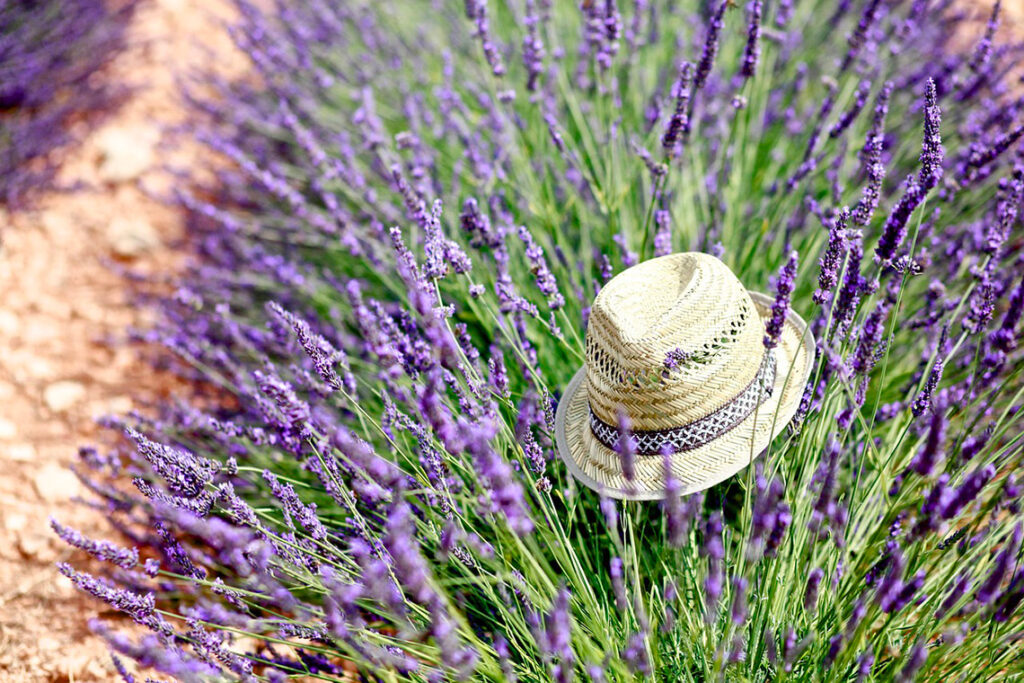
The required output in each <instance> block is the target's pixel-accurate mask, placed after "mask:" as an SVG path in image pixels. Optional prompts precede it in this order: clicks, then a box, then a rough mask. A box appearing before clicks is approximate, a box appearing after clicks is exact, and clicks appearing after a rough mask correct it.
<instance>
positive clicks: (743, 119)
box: [52, 0, 1024, 682]
mask: <svg viewBox="0 0 1024 683" xmlns="http://www.w3.org/2000/svg"><path fill="white" fill-rule="evenodd" d="M983 4H984V6H983V8H982V9H983V12H981V14H980V16H983V19H982V20H981V21H980V22H979V21H974V20H973V18H974V17H976V16H979V14H978V13H977V12H975V11H973V10H966V9H964V8H963V7H962V6H961V5H960V4H957V3H953V2H950V1H949V0H902V1H901V0H835V1H832V0H767V1H762V0H751V1H750V2H732V1H731V0H723V1H721V2H719V0H707V1H703V0H691V1H688V2H680V3H664V2H654V1H647V0H637V1H635V2H625V1H624V0H619V1H616V0H584V1H583V2H581V3H578V4H577V3H559V2H552V1H551V0H516V1H510V2H499V1H496V0H495V1H492V2H487V1H486V0H465V2H457V3H456V2H450V3H449V2H431V3H410V2H401V1H398V0H394V1H390V2H379V3H363V2H345V3H333V2H328V1H326V0H296V1H293V2H285V1H283V0H282V1H281V2H277V3H274V4H272V5H270V4H268V6H266V7H264V6H262V5H260V6H257V5H254V4H250V3H248V2H244V1H243V0H238V2H237V3H236V10H237V18H236V20H235V21H234V23H233V24H232V25H231V26H230V28H229V30H230V32H231V35H232V38H233V39H234V41H235V43H236V44H237V46H238V49H239V50H240V51H241V52H242V53H243V54H244V55H245V57H246V60H247V63H248V66H249V69H250V73H248V74H246V75H245V76H244V77H240V78H225V77H222V76H218V75H216V74H215V73H213V72H206V71H203V70H202V69H200V70H198V71H197V72H196V73H194V74H191V75H190V78H189V79H187V80H185V81H184V82H182V83H181V88H182V92H183V94H184V96H185V97H186V98H187V102H188V106H189V108H190V116H189V119H188V122H187V124H186V125H185V126H182V129H181V130H178V131H177V134H178V135H181V136H184V137H185V138H186V139H188V140H191V141H194V142H198V143H200V144H201V145H203V146H204V147H206V148H207V149H208V151H209V157H210V158H215V159H217V160H218V161H216V162H213V161H211V162H210V163H209V164H207V165H206V166H204V167H203V168H193V169H187V170H184V171H181V172H180V174H179V181H180V182H178V183H176V184H175V185H174V187H173V191H172V192H169V193H168V194H169V195H170V196H168V197H167V201H169V202H172V203H173V204H174V205H175V206H177V207H179V208H180V209H181V210H182V211H184V212H185V214H186V215H187V217H188V240H187V243H188V246H187V250H188V252H189V265H188V266H187V268H186V270H185V272H184V273H182V274H181V275H176V276H173V277H170V278H169V279H168V278H164V279H163V280H162V281H161V282H159V283H155V286H154V287H152V288H151V290H152V291H151V292H150V293H149V295H148V296H147V297H146V299H145V301H144V302H143V303H144V305H146V306H148V307H151V308H152V309H153V310H154V311H155V318H156V322H155V323H154V324H153V325H150V326H146V327H141V328H139V329H137V330H134V331H133V334H134V335H135V337H136V339H137V341H138V342H139V343H140V348H142V349H143V350H144V351H143V352H144V353H145V354H146V355H147V357H150V358H151V359H152V361H153V363H154V364H155V366H156V367H158V368H159V369H160V370H161V371H163V372H168V373H169V374H171V375H177V378H178V379H177V381H180V382H181V386H183V387H187V390H182V391H179V392H176V394H175V397H174V398H172V399H166V400H163V401H161V402H160V403H159V404H158V405H156V406H154V408H153V409H152V410H149V411H140V412H131V413H129V414H122V415H115V416H111V417H108V418H105V419H104V423H103V424H104V426H105V427H106V428H108V430H109V431H110V432H111V433H114V434H119V435H122V436H123V438H122V439H121V440H120V441H119V442H118V444H119V445H117V446H114V447H112V448H109V449H106V448H93V447H83V448H82V450H81V452H80V454H79V455H80V462H79V463H78V464H77V465H76V466H75V472H76V473H77V474H78V476H79V477H80V479H81V482H82V485H83V486H84V487H85V489H87V491H88V495H87V496H85V497H86V498H88V500H87V501H86V502H85V504H86V505H88V506H91V507H92V508H94V509H95V510H98V511H99V512H101V513H102V514H103V515H104V517H105V518H106V519H107V531H106V533H104V534H102V535H101V536H100V537H94V536H95V535H94V534H89V535H87V534H84V533H81V532H80V531H79V530H78V529H76V528H74V527H73V526H66V525H65V523H64V522H63V521H62V520H61V519H60V518H57V519H55V520H54V521H53V523H52V527H53V530H54V532H55V533H56V534H57V535H58V536H59V537H60V538H61V539H63V541H65V542H67V543H68V544H70V546H72V547H74V548H76V549H78V550H79V551H84V552H82V553H79V554H78V555H76V556H75V558H76V559H75V560H74V561H72V562H62V563H60V564H59V570H60V572H61V573H62V574H63V575H64V576H65V577H67V578H68V579H70V581H71V582H73V583H74V584H75V586H76V587H77V588H79V589H81V590H82V591H83V592H85V593H86V594H89V595H91V596H94V597H95V598H98V600H99V601H100V602H97V603H96V605H97V607H96V612H97V616H96V618H95V619H93V620H92V621H91V622H90V628H91V629H92V630H93V631H94V632H96V633H98V634H100V635H101V636H102V637H103V638H104V639H105V640H106V642H107V644H108V645H109V647H110V650H111V652H112V654H113V662H114V664H115V666H116V668H117V670H118V671H119V672H120V674H121V676H122V677H123V679H124V680H126V681H136V680H137V681H143V680H150V679H152V680H178V681H220V680H242V681H256V680H261V681H262V680H266V681H274V682H277V681H285V680H303V681H305V680H328V681H354V680H385V681H400V680H402V681H404V680H411V681H445V680H459V681H462V680H492V681H514V680H521V681H547V680H554V681H572V680H581V681H631V680H662V681H712V680H716V681H718V680H722V681H762V680H773V681H774V680H797V681H833V680H834V681H867V680H878V681H890V680H899V681H914V680H919V681H937V680H943V681H945V680H962V681H989V680H1018V679H1020V678H1024V661H1022V655H1024V646H1022V644H1021V642H1020V641H1021V638H1022V633H1024V631H1022V626H1024V618H1022V612H1021V609H1020V603H1021V601H1022V599H1024V566H1021V562H1020V560H1021V557H1022V552H1024V548H1022V545H1024V544H1022V540H1024V539H1022V533H1024V526H1022V524H1021V512H1020V504H1021V500H1020V499H1021V496H1022V490H1021V487H1022V485H1024V483H1022V482H1021V481H1020V480H1021V458H1022V454H1024V443H1022V440H1024V430H1022V425H1024V423H1022V419H1021V416H1020V414H1019V412H1020V409H1021V406H1022V399H1024V381H1022V371H1024V364H1022V353H1021V350H1020V344H1019V340H1020V335H1021V325H1020V318H1021V316H1022V313H1024V231H1022V229H1021V223H1020V211H1021V207H1022V202H1024V152H1022V147H1021V144H1022V141H1021V138H1022V136H1024V96H1022V94H1024V89H1022V87H1021V77H1022V75H1024V69H1022V66H1024V45H1022V44H1021V43H1017V42H1013V41H1012V40H1011V39H1010V38H1009V36H1008V34H1007V33H1006V32H1004V31H1002V30H1000V24H1001V22H1003V21H1004V20H1005V16H1004V14H1003V12H1002V9H1001V7H1000V5H999V3H998V2H996V3H994V4H992V3H991V2H989V1H988V0H986V2H985V3H983ZM681 252H702V253H704V254H710V255H712V256H714V257H716V258H717V259H720V260H721V262H722V263H723V264H724V266H722V267H723V268H726V267H727V269H728V270H729V271H731V272H732V273H734V274H735V277H736V278H738V281H739V282H740V283H742V286H743V287H744V288H746V289H749V290H751V291H752V292H766V293H768V294H769V296H770V297H771V298H772V304H771V305H770V306H768V307H766V312H765V314H764V316H763V317H764V320H763V321H762V320H761V319H760V318H758V319H757V320H756V324H757V325H758V327H757V329H756V334H755V336H756V338H757V339H763V342H762V343H758V344H757V345H756V346H757V355H758V358H760V356H761V355H762V354H764V357H765V358H766V359H768V358H770V359H772V363H775V360H774V359H780V360H779V362H780V363H781V362H782V360H784V359H782V358H781V354H785V353H788V352H789V351H788V350H787V349H788V348H789V347H787V346H786V345H785V344H783V343H781V342H780V335H783V334H784V324H785V321H786V320H796V319H798V318H797V316H799V318H802V320H805V321H807V323H808V329H807V336H806V338H807V339H810V338H811V337H813V340H814V342H813V351H814V353H813V354H811V355H812V356H813V364H812V365H810V367H809V368H808V373H809V380H808V381H807V382H806V384H799V385H798V386H796V389H795V391H796V394H795V395H796V396H797V398H798V400H797V401H796V402H794V406H796V408H795V416H794V417H793V418H792V420H791V421H789V416H788V415H787V416H785V417H781V418H779V421H780V424H778V425H773V424H771V423H770V421H769V424H770V429H769V435H776V434H777V435H776V436H774V437H773V438H768V440H767V441H766V445H765V448H764V450H763V452H758V451H760V450H761V449H760V448H753V447H752V446H751V448H750V450H751V453H750V458H749V460H748V461H747V462H749V464H747V465H746V466H745V467H743V468H742V469H741V470H740V471H739V472H737V473H735V474H734V475H731V476H728V477H726V478H724V480H722V477H718V478H717V479H715V480H714V481H709V482H708V483H707V485H705V486H693V485H691V483H692V482H690V481H689V480H686V479H684V478H682V477H681V476H680V475H679V474H678V472H679V469H678V466H677V463H678V462H679V461H680V460H681V459H685V458H686V457H687V456H686V453H685V452H683V451H682V450H678V451H673V450H672V449H667V450H662V451H660V452H658V453H656V454H655V453H652V452H646V451H644V450H643V448H642V447H638V444H639V443H641V441H642V439H640V440H638V439H637V438H634V431H635V436H637V437H641V435H643V434H645V432H644V431H643V429H644V428H643V427H642V426H641V427H639V428H637V425H634V424H633V418H632V417H631V416H630V414H629V411H628V410H627V409H626V408H621V409H620V410H619V413H618V420H617V422H616V424H615V425H614V429H615V430H617V435H616V438H615V439H613V441H614V444H615V446H614V449H615V450H616V455H615V457H616V461H615V466H614V470H615V471H614V472H613V473H611V474H612V475H614V477H616V478H620V479H621V480H623V481H624V482H625V486H626V488H627V489H628V490H629V491H633V490H634V489H633V487H640V486H642V485H643V484H642V482H641V481H640V478H639V475H638V474H637V473H638V472H641V471H645V472H651V471H654V472H656V479H657V482H658V484H657V486H656V487H655V493H656V494H657V495H653V496H649V497H654V498H658V499H659V500H654V501H642V500H619V498H623V497H626V498H629V497H631V496H622V495H617V494H615V493H614V491H612V490H610V489H609V490H594V489H593V488H591V487H589V486H585V485H583V484H581V482H580V481H579V480H577V478H576V477H577V476H579V475H578V474H576V476H574V473H571V472H570V469H569V468H568V467H567V465H566V462H565V454H564V453H561V454H560V451H559V446H558V443H556V441H557V439H556V432H557V431H559V429H560V427H559V425H557V424H556V411H557V409H558V406H559V402H560V401H563V400H566V396H567V387H568V386H569V382H570V380H571V379H572V378H573V376H574V375H575V374H576V373H577V371H578V370H579V369H580V368H581V367H584V366H586V365H587V364H588V363H593V362H594V351H593V344H592V343H591V334H592V333H593V330H592V329H588V321H590V319H591V318H590V316H591V312H592V307H594V309H593V310H595V311H596V310H597V307H596V304H595V300H596V299H597V297H600V296H601V295H600V292H601V291H602V290H603V288H605V287H609V288H611V287H612V285H610V284H609V283H610V282H612V281H613V278H615V277H616V276H617V275H619V274H621V273H623V272H624V271H627V270H628V269H630V268H631V267H634V266H636V265H638V264H643V263H646V262H648V261H650V260H651V259H654V258H656V257H665V256H669V255H672V254H679V253H681ZM701 258H704V257H701ZM716 263H717V262H716ZM631 272H634V273H635V272H639V271H631ZM723 272H725V271H723ZM618 281H619V282H621V281H622V280H618ZM664 287H665V285H664V283H662V282H660V281H659V282H655V281H652V282H650V283H649V294H645V295H644V296H643V297H640V298H639V299H638V300H636V301H634V302H632V303H631V304H629V305H633V306H636V307H638V308H643V307H644V306H647V307H650V308H656V307H657V306H658V305H660V304H659V303H658V302H660V301H661V300H662V299H663V298H664V297H665V296H668V295H666V294H665V291H664ZM607 291H610V290H606V293H607ZM624 305H625V304H624ZM594 315H595V319H596V317H597V315H598V314H597V313H595V314H594ZM787 316H789V317H787ZM595 324H596V323H595ZM601 324H604V323H603V322H602V323H601ZM701 324H703V321H701V320H697V319H695V320H693V321H692V325H693V326H698V325H701ZM638 334H639V333H638ZM708 334H709V338H708V342H707V343H706V344H705V345H704V346H703V347H701V348H703V349H704V351H700V352H699V353H698V352H696V351H694V350H693V349H683V348H679V349H676V350H675V351H671V352H669V353H667V354H663V355H661V356H658V357H653V358H647V359H646V362H648V363H649V364H650V366H651V367H652V368H653V369H654V371H655V382H662V381H668V378H670V377H672V376H674V374H673V373H676V372H677V371H678V370H679V369H680V367H684V368H685V367H686V366H687V365H688V364H693V363H698V364H699V363H704V362H708V363H710V362H714V358H715V357H716V356H715V354H717V353H727V352H728V348H729V344H731V343H733V342H732V341H731V340H730V339H729V338H728V335H727V336H726V337H724V338H723V337H720V336H718V337H714V338H712V337H711V334H710V332H709V333H708ZM808 343H809V342H808ZM708 349H710V350H708ZM723 349H724V350H723ZM702 353H703V354H706V356H707V358H705V357H704V356H701V354H702ZM620 361H621V362H624V361H622V359H614V358H613V359H612V360H611V361H608V362H610V363H612V364H613V365H614V363H616V362H620ZM794 364H795V361H794ZM757 366H758V363H756V362H755V363H754V364H753V366H752V368H753V369H752V370H751V372H753V371H754V370H755V369H756V368H757ZM772 367H774V365H773V366H772ZM780 367H783V366H781V365H780ZM758 372H759V373H760V372H761V371H760V370H758ZM758 377H761V375H760V374H758ZM794 377H796V375H794ZM616 381H618V382H619V384H618V385H615V382H616ZM751 381H753V380H751ZM777 381H778V382H782V381H783V378H779V379H778V380H777ZM787 381H788V380H787ZM793 381H797V382H801V381H802V376H800V377H798V378H796V379H794V380H793ZM611 384H612V385H615V386H613V387H612V389H611V392H612V396H613V398H614V396H615V395H616V394H615V392H616V391H617V392H620V393H619V394H617V395H619V396H621V397H623V399H622V402H623V404H627V403H628V401H627V399H626V398H625V397H626V396H627V395H629V396H636V395H637V391H638V389H637V386H638V385H637V383H636V381H635V378H633V379H630V378H628V377H626V376H625V375H622V376H621V377H620V378H619V379H618V380H616V379H615V377H614V376H613V378H612V380H611ZM769 384H770V382H769ZM780 386H781V385H780ZM787 386H788V385H787ZM698 389H699V387H693V390H694V391H697V390H698ZM629 400H632V399H629ZM590 410H591V418H592V422H591V423H590V424H591V425H594V424H596V423H595V422H594V421H593V420H597V422H598V423H600V419H599V418H597V417H596V415H595V413H594V403H593V402H591V404H590ZM653 410H655V411H657V410H658V408H654V409H653ZM709 410H710V407H709ZM761 417H762V419H764V418H765V416H763V415H762V416H761ZM769 417H770V416H769ZM639 419H643V415H641V416H640V418H639ZM755 419H756V414H755ZM787 421H789V422H788V425H787V424H786V422H787ZM601 424H603V423H601ZM775 427H777V429H776V428H775ZM597 433H598V432H597V431H595V432H594V434H597ZM611 443H612V440H610V441H609V444H611ZM560 455H561V457H560ZM712 484H713V485H712ZM597 488H598V489H600V487H597ZM698 489H699V490H698ZM684 492H685V493H686V495H683V494H684ZM101 539H102V540H101ZM87 556H91V558H89V557H87ZM147 677H148V678H147Z"/></svg>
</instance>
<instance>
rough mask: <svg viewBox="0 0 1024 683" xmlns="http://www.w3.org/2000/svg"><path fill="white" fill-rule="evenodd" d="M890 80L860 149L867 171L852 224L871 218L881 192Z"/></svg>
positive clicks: (883, 174) (863, 223)
mask: <svg viewBox="0 0 1024 683" xmlns="http://www.w3.org/2000/svg"><path fill="white" fill-rule="evenodd" d="M892 89H893V85H892V82H887V83H886V84H885V85H883V86H882V91H881V92H879V93H878V101H877V102H876V104H875V116H874V119H873V120H872V123H871V129H870V130H869V131H868V134H867V137H866V139H865V141H864V148H863V149H862V150H861V162H862V163H863V164H864V168H865V170H866V171H867V176H868V181H867V183H865V185H864V190H863V191H862V193H861V198H860V201H858V202H857V206H856V207H854V209H853V214H852V215H851V220H852V221H853V224H854V225H858V226H860V227H864V226H865V225H867V224H868V222H869V221H870V220H871V216H872V215H874V213H875V209H877V208H878V201H879V199H880V197H881V194H882V181H884V180H885V164H883V163H882V148H883V146H884V140H885V119H886V117H887V116H888V115H889V98H890V97H891V96H892Z"/></svg>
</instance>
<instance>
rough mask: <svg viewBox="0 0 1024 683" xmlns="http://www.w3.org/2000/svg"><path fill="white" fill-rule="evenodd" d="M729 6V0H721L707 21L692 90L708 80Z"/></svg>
mask: <svg viewBox="0 0 1024 683" xmlns="http://www.w3.org/2000/svg"><path fill="white" fill-rule="evenodd" d="M728 6H729V0H723V1H722V4H720V5H719V6H718V9H717V10H715V13H714V14H713V15H712V16H711V21H710V22H708V29H707V34H706V35H705V38H704V50H703V52H702V53H701V56H700V61H699V62H697V71H696V73H695V75H694V78H693V92H694V93H696V92H697V91H698V90H701V89H702V88H703V87H704V85H705V84H706V83H707V81H708V76H709V75H710V74H711V67H712V66H713V65H714V63H715V56H716V55H717V54H718V40H719V34H720V33H721V32H722V25H723V21H722V18H723V17H724V16H725V9H726V7H728ZM690 111H691V113H692V111H693V101H692V100H691V102H690Z"/></svg>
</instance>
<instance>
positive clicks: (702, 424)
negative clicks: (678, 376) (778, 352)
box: [588, 351, 775, 455]
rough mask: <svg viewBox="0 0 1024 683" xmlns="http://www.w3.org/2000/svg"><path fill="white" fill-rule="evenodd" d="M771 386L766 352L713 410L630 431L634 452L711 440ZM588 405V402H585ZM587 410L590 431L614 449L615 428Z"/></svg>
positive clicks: (771, 364) (771, 361)
mask: <svg viewBox="0 0 1024 683" xmlns="http://www.w3.org/2000/svg"><path fill="white" fill-rule="evenodd" d="M774 386H775V354H774V353H773V352H772V351H767V352H766V353H765V354H764V358H763V359H762V360H761V367H760V368H759V369H758V371H757V375H755V376H754V379H753V380H751V382H750V384H749V385H748V386H747V388H745V389H744V390H743V391H741V392H740V393H739V394H738V395H737V396H736V397H735V398H733V399H732V400H731V401H729V402H728V403H726V404H725V405H723V406H722V407H721V408H719V409H718V410H716V411H715V412H713V413H711V414H709V415H705V416H704V417H702V418H700V419H699V420H695V421H694V422H691V423H689V424H686V425H681V426H679V427H670V428H668V429H653V430H647V431H634V432H632V433H631V436H632V439H633V443H634V445H635V450H636V454H637V455H661V454H663V453H664V452H665V449H666V448H668V450H669V451H670V452H672V453H681V452H683V451H691V450H693V449H695V448H700V447H701V446H703V445H705V444H707V443H710V442H711V441H714V440H715V439H717V438H718V437H720V436H722V435H723V434H725V433H726V432H728V431H729V430H730V429H732V428H733V427H735V426H736V425H738V424H739V423H741V422H743V420H745V419H746V418H747V417H749V416H750V414H751V413H753V412H754V409H755V408H757V406H759V405H761V403H763V402H764V401H765V400H767V399H768V397H769V396H771V395H772V388H773V387H774ZM588 408H589V405H588ZM589 409H590V431H591V433H592V434H593V435H594V437H595V438H596V439H597V440H598V441H599V442H601V444H602V445H604V446H605V447H606V448H610V449H611V450H613V451H614V450H618V447H619V436H620V434H621V432H620V430H619V428H618V427H616V426H614V425H610V424H608V423H607V422H605V421H603V420H602V419H601V418H599V417H598V416H597V415H595V414H594V410H593V409H592V408H589Z"/></svg>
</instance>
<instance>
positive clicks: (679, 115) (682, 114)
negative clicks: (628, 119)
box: [661, 62, 693, 158]
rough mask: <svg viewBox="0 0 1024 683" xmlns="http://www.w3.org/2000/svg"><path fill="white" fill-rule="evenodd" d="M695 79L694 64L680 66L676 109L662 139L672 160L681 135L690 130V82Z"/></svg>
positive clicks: (687, 63)
mask: <svg viewBox="0 0 1024 683" xmlns="http://www.w3.org/2000/svg"><path fill="white" fill-rule="evenodd" d="M692 78H693V64H691V63H690V62H683V63H682V64H681V65H680V66H679V80H677V81H676V87H675V95H676V108H675V110H674V111H673V112H672V117H671V118H670V119H669V120H668V125H667V126H666V127H665V135H664V136H662V138H661V146H662V149H664V150H665V156H666V157H668V158H672V157H673V156H674V155H675V149H676V144H677V143H678V141H679V135H680V133H683V132H686V131H688V130H689V128H690V115H689V106H690V95H691V91H690V81H691V79H692Z"/></svg>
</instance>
